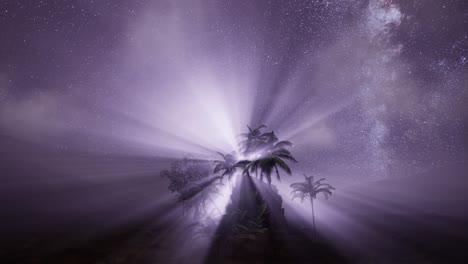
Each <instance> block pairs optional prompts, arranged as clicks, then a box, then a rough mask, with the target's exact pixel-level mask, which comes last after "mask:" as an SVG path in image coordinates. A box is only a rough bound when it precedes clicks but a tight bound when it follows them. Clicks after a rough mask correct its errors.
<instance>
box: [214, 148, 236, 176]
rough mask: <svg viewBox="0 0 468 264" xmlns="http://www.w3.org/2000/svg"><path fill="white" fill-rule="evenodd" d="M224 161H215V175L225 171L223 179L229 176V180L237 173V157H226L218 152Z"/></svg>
mask: <svg viewBox="0 0 468 264" xmlns="http://www.w3.org/2000/svg"><path fill="white" fill-rule="evenodd" d="M217 153H218V154H219V155H220V156H221V157H222V158H223V160H215V161H214V162H215V163H216V166H215V167H214V170H213V173H214V174H216V173H218V172H220V171H223V173H222V174H221V179H222V178H223V177H224V176H228V178H229V179H231V177H232V175H234V173H235V172H236V169H237V166H235V165H236V163H237V160H236V157H235V155H233V154H226V155H224V154H223V153H220V152H217Z"/></svg>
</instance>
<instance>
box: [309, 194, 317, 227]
mask: <svg viewBox="0 0 468 264" xmlns="http://www.w3.org/2000/svg"><path fill="white" fill-rule="evenodd" d="M310 206H311V207H312V227H313V229H314V234H316V233H317V231H316V230H315V214H314V198H312V197H311V198H310Z"/></svg>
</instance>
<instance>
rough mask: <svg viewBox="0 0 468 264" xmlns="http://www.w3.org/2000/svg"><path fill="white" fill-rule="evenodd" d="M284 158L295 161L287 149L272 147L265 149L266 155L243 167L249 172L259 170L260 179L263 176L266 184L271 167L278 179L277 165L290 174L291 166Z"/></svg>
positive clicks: (269, 180) (279, 179) (268, 180)
mask: <svg viewBox="0 0 468 264" xmlns="http://www.w3.org/2000/svg"><path fill="white" fill-rule="evenodd" d="M284 142H286V141H284ZM289 143H290V142H289ZM285 160H288V161H292V162H297V160H296V159H295V158H294V157H293V156H292V154H291V152H289V150H287V149H285V148H282V147H278V148H273V149H272V150H269V151H267V153H266V155H264V156H262V157H261V158H259V159H256V160H254V161H252V162H250V163H249V164H248V165H247V166H246V167H245V170H244V172H245V171H247V172H248V171H249V170H250V172H254V171H255V172H257V170H260V180H261V181H263V177H264V176H265V177H266V179H267V182H268V184H271V174H272V172H273V169H274V170H275V172H276V178H277V180H278V181H281V178H280V174H279V170H278V167H279V168H281V169H282V170H283V171H285V172H286V173H287V174H288V175H291V168H289V166H288V164H287V163H286V162H285Z"/></svg>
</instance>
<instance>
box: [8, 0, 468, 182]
mask: <svg viewBox="0 0 468 264" xmlns="http://www.w3.org/2000/svg"><path fill="white" fill-rule="evenodd" d="M0 9H1V12H0V15H1V17H0V19H1V25H0V34H1V35H0V39H1V44H0V100H1V105H0V128H1V130H0V131H2V135H4V136H5V139H7V140H11V139H18V140H25V141H27V142H31V143H32V144H33V145H35V144H37V145H38V146H42V147H47V148H52V149H57V150H58V151H83V152H86V153H97V154H103V155H110V156H112V155H116V154H118V155H138V156H146V157H180V156H183V155H187V154H195V155H199V156H200V157H212V155H213V153H214V151H223V152H230V151H233V150H235V149H236V140H238V138H236V135H237V134H238V133H240V132H241V131H243V130H245V125H246V124H251V125H253V126H255V125H259V124H266V125H268V129H273V130H275V131H276V132H277V134H278V135H279V136H280V137H281V138H284V139H288V140H291V141H293V142H294V143H295V144H296V148H295V153H296V155H297V157H298V160H299V161H300V165H299V167H298V168H299V169H301V170H302V171H309V170H314V171H316V172H321V173H325V174H327V175H333V176H335V177H340V178H343V179H346V177H349V175H354V176H355V175H357V174H359V175H361V176H366V177H367V176H368V177H371V178H372V177H377V178H379V177H387V176H388V175H392V174H399V173H402V172H405V173H407V172H417V171H421V170H425V169H428V168H436V167H438V166H441V164H445V163H447V162H449V163H450V162H456V163H460V162H461V163H463V162H465V161H466V159H467V150H466V145H467V138H468V137H467V129H466V124H467V120H468V114H467V113H468V112H467V111H466V110H467V107H466V104H467V102H468V91H467V89H468V88H467V87H468V85H467V82H468V71H467V68H468V30H467V28H468V5H467V4H466V3H465V2H464V1H461V0H460V1H401V2H399V1H383V0H372V1H351V0H350V1H191V2H190V3H185V2H182V1H180V2H178V1H131V2H130V1H56V2H54V1H30V2H25V1H2V3H1V4H0Z"/></svg>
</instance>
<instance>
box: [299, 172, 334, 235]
mask: <svg viewBox="0 0 468 264" xmlns="http://www.w3.org/2000/svg"><path fill="white" fill-rule="evenodd" d="M304 177H305V181H304V182H297V183H293V184H291V188H292V189H293V191H292V192H291V194H292V195H293V197H292V200H294V198H301V202H304V200H305V199H307V198H309V199H310V206H311V208H312V224H313V228H314V233H315V232H316V231H315V215H314V199H315V198H317V194H320V193H323V195H324V196H325V198H326V199H328V196H329V195H332V192H331V191H332V190H335V188H334V187H333V186H331V185H330V184H328V183H322V181H323V180H325V178H322V179H320V180H318V181H314V176H307V175H305V174H304Z"/></svg>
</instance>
